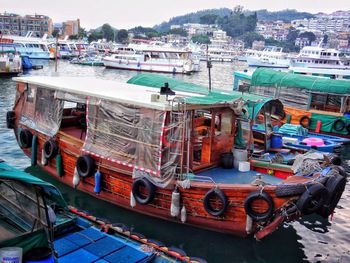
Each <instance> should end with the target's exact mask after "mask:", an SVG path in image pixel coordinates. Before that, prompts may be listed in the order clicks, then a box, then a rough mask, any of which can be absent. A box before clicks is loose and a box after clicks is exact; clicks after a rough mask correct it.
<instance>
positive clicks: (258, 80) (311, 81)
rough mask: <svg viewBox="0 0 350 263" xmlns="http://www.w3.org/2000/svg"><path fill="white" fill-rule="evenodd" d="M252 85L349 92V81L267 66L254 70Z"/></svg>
mask: <svg viewBox="0 0 350 263" xmlns="http://www.w3.org/2000/svg"><path fill="white" fill-rule="evenodd" d="M251 85H252V86H267V87H270V86H271V87H296V88H301V89H306V90H309V91H314V92H326V93H333V94H346V95H348V94H350V81H346V80H335V79H327V78H320V77H314V76H306V75H300V74H294V73H286V72H280V71H276V70H272V69H267V68H258V69H256V70H255V71H254V73H253V76H252V81H251Z"/></svg>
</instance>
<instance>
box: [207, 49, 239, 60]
mask: <svg viewBox="0 0 350 263" xmlns="http://www.w3.org/2000/svg"><path fill="white" fill-rule="evenodd" d="M238 56H239V52H238V51H237V50H234V49H224V48H211V47H209V48H208V51H206V50H202V55H201V57H200V60H202V61H206V60H208V58H210V60H211V61H215V62H232V61H234V60H237V58H238Z"/></svg>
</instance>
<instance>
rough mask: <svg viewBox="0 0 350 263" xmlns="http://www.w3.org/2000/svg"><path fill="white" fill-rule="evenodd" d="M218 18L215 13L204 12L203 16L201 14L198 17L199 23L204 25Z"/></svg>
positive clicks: (213, 22)
mask: <svg viewBox="0 0 350 263" xmlns="http://www.w3.org/2000/svg"><path fill="white" fill-rule="evenodd" d="M217 18H218V15H215V14H206V15H204V16H201V17H200V18H199V23H200V24H204V25H212V24H215V23H216V19H217Z"/></svg>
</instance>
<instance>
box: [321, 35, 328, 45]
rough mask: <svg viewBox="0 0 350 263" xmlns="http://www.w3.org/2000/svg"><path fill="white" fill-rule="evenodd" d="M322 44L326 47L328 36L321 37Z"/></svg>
mask: <svg viewBox="0 0 350 263" xmlns="http://www.w3.org/2000/svg"><path fill="white" fill-rule="evenodd" d="M322 43H323V44H324V45H326V44H327V43H328V35H324V36H323V41H322Z"/></svg>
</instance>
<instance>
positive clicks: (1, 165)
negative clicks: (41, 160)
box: [0, 160, 67, 208]
mask: <svg viewBox="0 0 350 263" xmlns="http://www.w3.org/2000/svg"><path fill="white" fill-rule="evenodd" d="M0 180H13V181H18V182H20V183H23V184H26V185H32V186H37V187H40V188H41V189H42V190H43V191H44V193H45V194H46V195H47V196H49V197H50V198H51V199H52V200H53V201H54V202H56V203H58V204H59V205H61V206H62V207H63V208H66V207H67V204H66V202H65V201H64V199H63V197H62V195H61V193H60V192H59V191H58V189H57V188H56V187H55V186H53V185H52V184H50V183H47V182H45V181H43V180H41V179H39V178H36V177H34V176H32V175H30V174H28V173H25V172H22V171H20V170H18V169H16V168H14V167H12V166H10V165H8V164H6V163H5V162H3V161H2V160H0Z"/></svg>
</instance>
